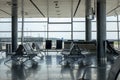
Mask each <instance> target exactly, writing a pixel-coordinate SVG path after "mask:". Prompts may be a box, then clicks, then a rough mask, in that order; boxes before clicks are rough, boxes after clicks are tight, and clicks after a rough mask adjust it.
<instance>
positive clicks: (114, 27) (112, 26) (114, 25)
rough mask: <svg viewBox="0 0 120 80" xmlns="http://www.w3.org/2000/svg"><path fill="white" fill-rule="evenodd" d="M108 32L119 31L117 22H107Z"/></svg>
mask: <svg viewBox="0 0 120 80" xmlns="http://www.w3.org/2000/svg"><path fill="white" fill-rule="evenodd" d="M106 24H107V27H106V29H107V31H108V30H117V22H107V23H106Z"/></svg>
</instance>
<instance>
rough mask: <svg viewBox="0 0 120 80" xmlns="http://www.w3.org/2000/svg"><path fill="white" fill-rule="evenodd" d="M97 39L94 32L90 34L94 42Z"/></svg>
mask: <svg viewBox="0 0 120 80" xmlns="http://www.w3.org/2000/svg"><path fill="white" fill-rule="evenodd" d="M96 39H97V33H96V32H92V40H96Z"/></svg>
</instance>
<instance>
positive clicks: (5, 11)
mask: <svg viewBox="0 0 120 80" xmlns="http://www.w3.org/2000/svg"><path fill="white" fill-rule="evenodd" d="M0 11H2V12H4V13H6V14H8V15H10V16H11V14H10V13H8V12H6V11H4V10H2V9H0Z"/></svg>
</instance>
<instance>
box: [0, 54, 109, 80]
mask: <svg viewBox="0 0 120 80" xmlns="http://www.w3.org/2000/svg"><path fill="white" fill-rule="evenodd" d="M5 60H6V58H5V56H4V55H3V57H1V58H0V80H83V79H80V78H82V77H83V74H84V73H85V75H84V78H85V79H87V80H105V79H104V78H106V77H107V72H108V71H107V70H109V68H107V69H103V68H99V69H98V68H96V67H94V66H96V57H95V55H91V54H90V55H88V57H87V58H86V59H85V60H84V63H80V64H77V63H76V64H74V65H65V64H64V65H60V64H59V61H60V60H61V55H56V53H55V52H50V53H48V55H47V56H46V57H44V59H43V60H40V59H38V58H36V60H37V62H38V64H37V63H31V62H30V61H27V62H26V63H24V65H23V64H15V63H12V62H11V61H10V62H7V63H6V65H5V64H4V61H5ZM89 63H90V64H89ZM88 64H89V66H91V67H92V68H88ZM85 71H86V72H85ZM101 76H102V77H101Z"/></svg>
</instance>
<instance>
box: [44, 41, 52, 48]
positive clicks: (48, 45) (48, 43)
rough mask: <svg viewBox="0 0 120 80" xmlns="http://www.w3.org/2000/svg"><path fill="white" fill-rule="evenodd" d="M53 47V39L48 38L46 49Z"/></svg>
mask: <svg viewBox="0 0 120 80" xmlns="http://www.w3.org/2000/svg"><path fill="white" fill-rule="evenodd" d="M51 48H52V41H51V40H46V45H45V49H51Z"/></svg>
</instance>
